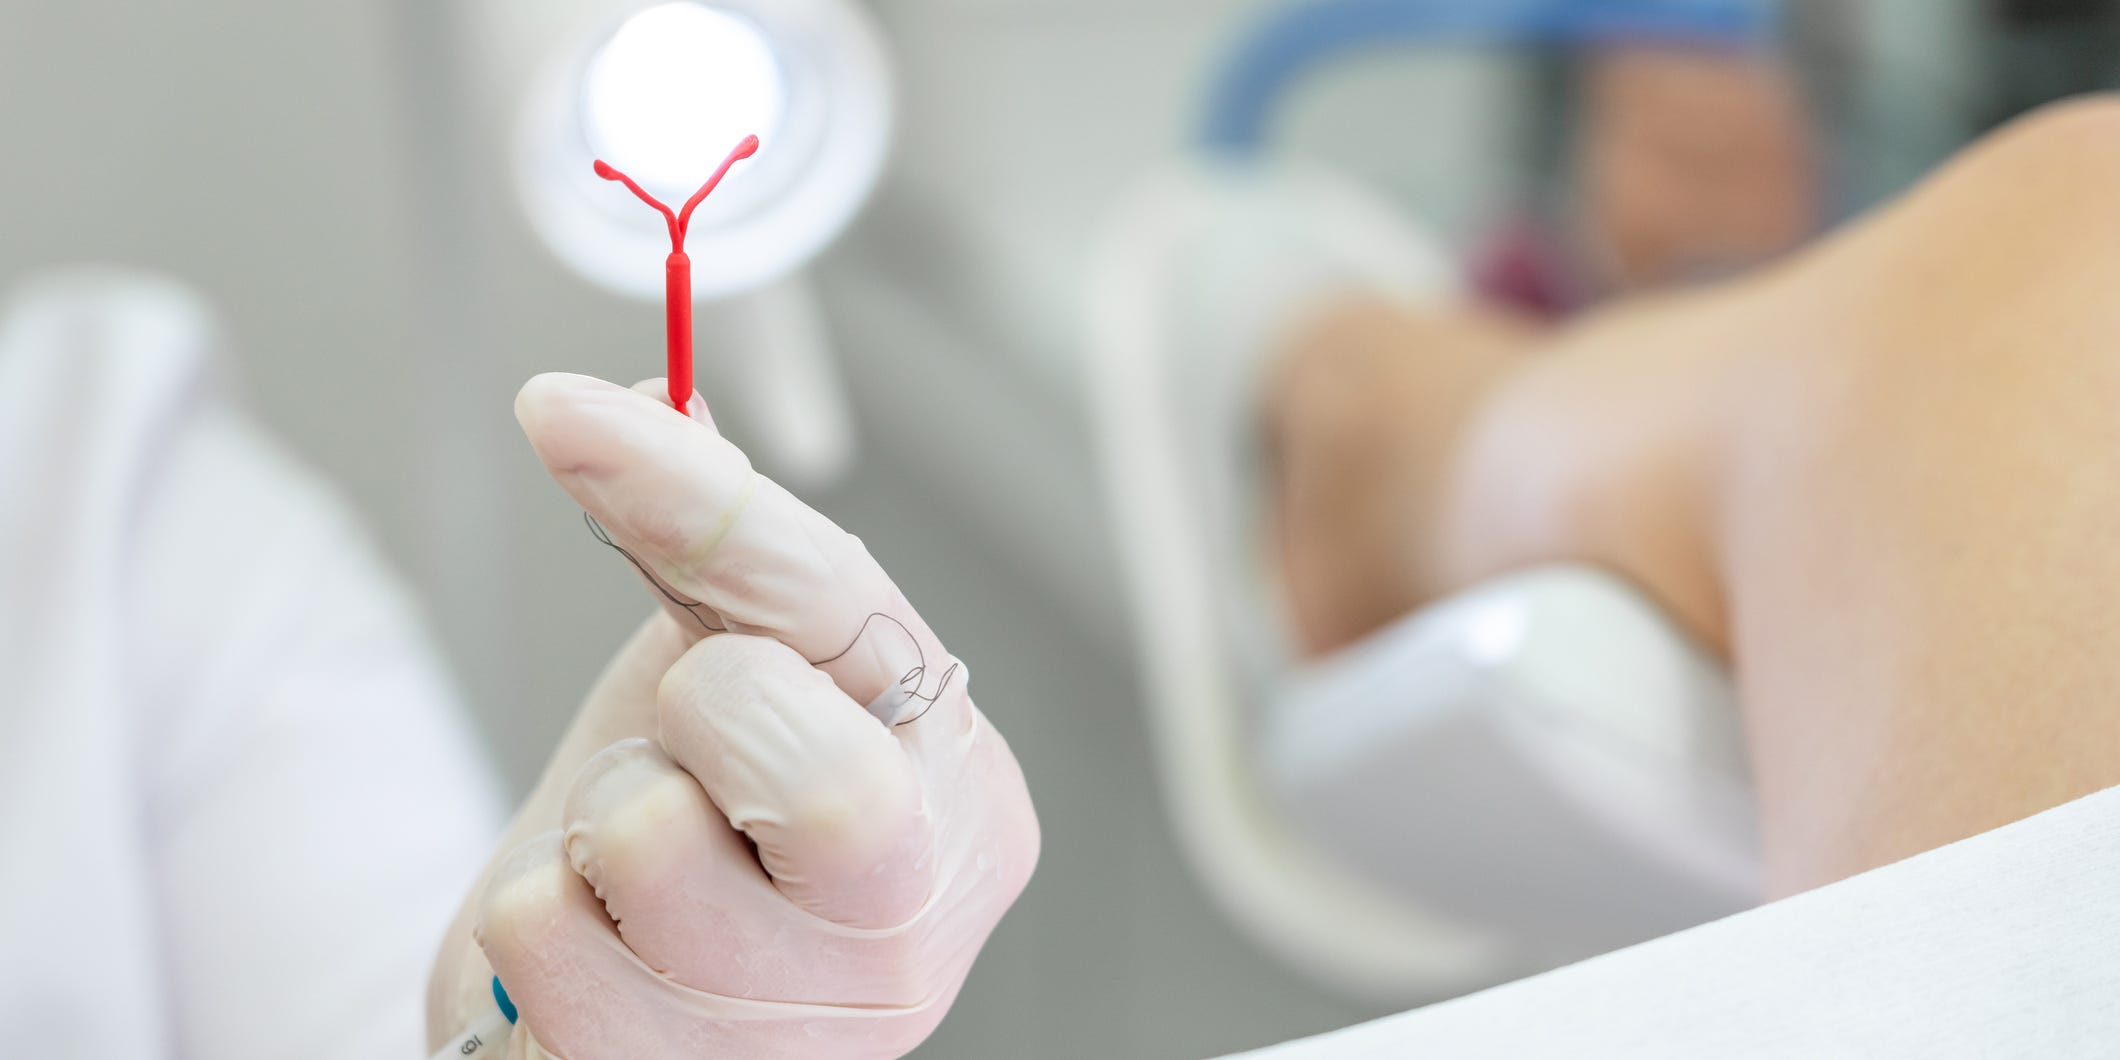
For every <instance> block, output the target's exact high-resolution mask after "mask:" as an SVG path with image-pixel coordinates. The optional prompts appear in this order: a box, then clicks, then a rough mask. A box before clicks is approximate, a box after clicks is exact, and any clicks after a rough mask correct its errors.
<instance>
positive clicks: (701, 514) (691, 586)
mask: <svg viewBox="0 0 2120 1060" xmlns="http://www.w3.org/2000/svg"><path fill="white" fill-rule="evenodd" d="M515 414H516V419H517V420H518V421H519V422H521V424H522V426H523V431H524V433H525V434H527V435H528V436H529V438H530V444H531V446H532V447H533V448H535V449H536V450H537V454H538V456H539V457H540V458H541V459H543V460H544V462H545V466H546V468H547V470H549V471H550V472H551V473H552V477H553V478H554V479H555V480H556V481H558V482H559V484H560V486H561V487H562V488H564V489H565V490H566V491H567V492H568V494H570V495H571V496H573V498H574V499H575V501H576V502H577V503H579V504H580V505H581V506H582V508H583V509H584V510H586V511H587V512H588V513H589V515H590V516H591V517H592V518H594V519H595V520H596V521H597V522H598V523H600V524H601V525H602V526H603V527H604V528H605V530H606V531H607V532H608V533H609V534H610V536H611V538H612V540H613V542H614V543H615V544H618V545H621V546H623V547H624V548H626V549H627V550H628V552H629V554H630V555H631V556H632V557H633V558H634V559H635V560H636V561H637V562H638V563H640V564H641V565H642V566H643V567H645V568H646V572H647V573H649V574H651V575H652V576H653V577H655V578H657V579H659V580H660V581H661V582H662V583H663V584H664V585H666V586H667V587H669V588H670V589H671V590H672V591H674V592H677V593H681V594H684V595H686V596H689V597H690V598H691V599H692V600H696V601H698V602H700V603H701V604H703V605H705V607H706V608H707V609H709V610H710V614H707V615H700V614H699V613H698V612H697V610H696V609H695V610H694V615H695V618H696V619H698V625H697V627H696V628H695V629H694V630H692V632H694V633H696V634H698V635H700V636H705V635H707V634H709V633H713V632H719V631H721V630H722V629H727V630H729V631H734V632H740V633H747V634H752V635H757V636H767V637H772V638H773V639H775V640H778V641H780V642H781V643H783V644H786V645H787V646H789V647H790V648H793V649H795V651H797V652H798V653H800V654H801V655H802V656H803V658H805V659H808V660H809V661H810V662H811V663H812V664H813V665H815V666H817V667H818V668H820V669H822V670H824V671H825V672H826V673H828V674H830V675H831V676H832V679H833V680H834V681H835V682H837V683H838V685H839V687H840V689H841V690H843V691H844V692H846V694H847V695H848V696H849V697H851V698H852V699H853V700H854V701H855V702H857V703H864V704H868V705H869V707H870V711H871V712H872V713H875V714H877V716H878V717H880V718H882V719H883V720H884V721H885V722H886V723H890V724H902V723H904V722H906V721H909V720H911V719H913V718H916V717H919V716H921V715H923V714H925V713H927V712H928V710H929V709H930V708H931V707H932V708H936V709H941V708H943V707H949V708H950V709H951V710H952V711H966V710H968V700H967V698H966V696H965V694H964V692H965V689H964V681H965V674H964V672H963V667H962V665H961V664H959V663H958V662H957V661H956V660H955V659H953V658H951V656H950V655H949V653H948V652H947V651H946V650H945V649H944V648H943V646H942V642H941V641H940V640H938V639H937V638H936V637H935V634H934V632H933V631H931V630H930V629H928V627H927V623H925V622H923V621H922V620H921V618H920V616H919V614H918V613H917V612H915V611H914V610H913V608H912V605H911V604H909V603H908V602H907V601H906V599H905V595H904V594H903V593H901V592H900V591H899V590H898V587H897V585H895V584H893V583H892V581H891V579H890V577H889V576H888V575H886V574H884V572H883V569H882V568H881V567H879V566H877V564H876V561H875V560H874V559H873V558H871V557H870V555H869V552H868V549H867V548H866V547H864V546H863V545H862V543H861V540H860V539H859V538H857V537H855V536H854V535H852V534H849V533H847V532H846V531H844V530H841V529H840V528H839V527H838V526H837V525H834V524H833V522H832V521H831V520H829V519H827V518H825V517H824V516H822V515H820V514H818V513H817V512H816V511H815V510H814V509H812V508H810V507H809V506H808V505H806V504H804V503H802V502H801V501H800V500H797V499H796V498H795V496H794V495H793V494H790V493H789V492H788V491H787V490H785V489H782V488H781V487H780V485H779V484H778V483H775V482H773V481H772V480H771V479H768V478H766V477H764V476H762V475H760V474H758V472H756V471H755V470H753V469H752V467H751V462H750V460H749V459H748V458H746V457H745V456H744V454H743V452H742V451H741V450H739V449H737V448H736V447H735V446H734V445H732V444H730V443H729V442H728V440H727V439H725V438H723V437H722V436H721V435H720V434H718V433H716V432H715V431H714V429H713V428H712V427H710V426H708V425H707V424H705V423H701V422H698V421H696V420H693V419H690V418H688V417H686V416H684V415H682V414H680V413H678V412H677V411H676V410H674V409H672V408H671V407H670V406H669V405H667V404H665V403H663V402H661V401H658V400H656V399H654V398H651V397H648V396H646V395H644V394H641V393H637V392H635V391H632V390H628V389H626V388H625V387H621V386H618V385H616V384H612V383H607V382H604V381H603V380H600V379H593V378H590V377H588V376H581V375H569V374H564V373H550V374H546V375H540V376H537V377H535V378H533V379H531V380H530V381H529V382H528V383H527V384H525V385H524V386H523V389H522V392H521V393H520V394H518V395H517V396H516V400H515ZM716 617H718V618H719V619H720V620H721V621H720V624H719V625H718V626H717V625H716V624H715V623H714V621H713V620H714V618H716Z"/></svg>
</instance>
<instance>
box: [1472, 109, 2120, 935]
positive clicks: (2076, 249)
mask: <svg viewBox="0 0 2120 1060" xmlns="http://www.w3.org/2000/svg"><path fill="white" fill-rule="evenodd" d="M2116 190H2120V104H2115V103H2113V102H2109V101H2102V100H2092V101H2083V102H2078V103H2073V104H2069V105H2066V106H2063V107H2058V108H2053V109H2050V110H2048V111H2045V112H2042V113H2040V114H2037V115H2034V116H2032V117H2030V118H2028V119H2025V120H2023V121H2021V122H2019V123H2018V124H2016V125H2015V126H2013V127H2011V128H2009V129H2006V130H2004V131H2003V132H2001V133H1998V134H1997V135H1996V136H1994V137H1993V138H1991V139H1990V140H1989V141H1988V142H1987V143H1985V144H1983V145H1981V146H1979V147H1977V148H1975V149H1974V150H1973V151H1971V152H1968V154H1967V155H1966V156H1965V157H1963V158H1962V159H1960V160H1959V161H1957V162H1955V163H1953V164H1952V165H1951V166H1949V167H1947V168H1946V169H1945V170H1944V171H1942V172H1941V173H1939V174H1938V175H1937V176H1935V177H1934V178H1932V179H1931V180H1930V181H1929V182H1928V183H1927V184H1925V185H1924V186H1923V187H1921V188H1920V189H1917V190H1916V191H1915V192H1913V193H1912V194H1910V195H1909V196H1908V197H1907V198H1906V199H1904V200H1903V201H1902V202H1900V203H1899V204H1897V205H1894V206H1892V207H1890V208H1888V209H1886V210H1884V211H1882V212H1880V213H1879V214H1878V215H1876V216H1874V217H1872V218H1871V219H1869V220H1867V221H1865V222H1863V223H1862V224H1860V225H1858V226H1855V227H1853V228H1852V229H1850V230H1848V231H1846V232H1844V233H1843V234H1841V235H1839V236H1836V237H1835V238H1834V239H1832V240H1830V241H1828V242H1826V243H1825V244H1823V245H1821V246H1820V247H1818V248H1816V249H1814V250H1812V251H1809V252H1806V253H1805V254H1804V255H1802V256H1801V257H1799V258H1797V259H1795V260H1793V261H1791V262H1788V263H1786V264H1784V265H1781V266H1778V267H1776V268H1775V269H1774V270H1772V271H1770V272H1769V273H1767V274H1764V275H1762V276H1759V277H1755V278H1751V279H1748V280H1744V281H1741V282H1738V283H1736V284H1732V285H1729V286H1726V287H1724V288H1721V289H1718V290H1715V291H1710V292H1704V293H1700V294H1695V295H1689V296H1686V297H1682V298H1676V299H1671V300H1668V301H1665V302H1662V303H1652V304H1645V305H1639V306H1634V307H1630V308H1627V309H1623V310H1621V311H1619V312H1617V313H1615V314H1612V315H1609V316H1606V317H1603V318H1601V319H1598V320H1595V321H1592V322H1591V323H1589V324H1588V325H1586V326H1584V327H1582V328H1580V329H1577V330H1575V331H1573V332H1572V333H1571V334H1569V335H1568V336H1566V337H1564V338H1563V339H1561V340H1560V343H1559V346H1560V348H1559V349H1557V350H1554V351H1552V356H1550V357H1548V358H1547V359H1546V360H1545V361H1544V362H1543V363H1540V364H1538V365H1536V366H1534V367H1532V368H1530V369H1527V370H1526V371H1524V372H1523V373H1521V377H1520V378H1518V379H1516V380H1514V381H1512V382H1511V383H1510V384H1508V385H1507V386H1505V387H1504V388H1502V392H1501V394H1500V396H1499V397H1497V398H1496V399H1495V400H1494V401H1493V402H1492V403H1491V404H1490V406H1489V407H1488V408H1487V410H1486V411H1485V413H1484V414H1483V415H1482V416H1481V418H1480V420H1479V426H1478V427H1477V429H1476V430H1475V431H1474V434H1473V441H1472V442H1471V443H1470V444H1468V445H1467V446H1466V448H1465V455H1464V458H1463V460H1462V461H1461V462H1460V464H1459V466H1458V469H1457V475H1456V477H1455V482H1456V485H1455V486H1454V487H1453V491H1452V492H1453V503H1452V504H1451V505H1450V506H1449V507H1450V510H1451V511H1453V512H1454V513H1455V515H1454V517H1453V519H1452V521H1451V526H1452V527H1453V529H1452V530H1450V531H1448V532H1446V533H1444V534H1443V535H1442V536H1441V538H1440V540H1439V542H1438V544H1439V547H1440V548H1441V549H1442V551H1443V552H1444V553H1445V555H1446V557H1447V564H1446V566H1447V568H1448V569H1449V570H1450V571H1451V572H1452V579H1451V580H1453V581H1456V582H1469V581H1471V580H1474V579H1477V578H1479V577H1482V576H1484V575H1486V574H1489V573H1493V572H1494V571H1497V570H1500V569H1505V568H1508V567H1512V566H1520V565H1522V564H1524V563H1527V562H1532V561H1536V560H1543V559H1588V560H1592V561H1595V562H1599V563H1603V564H1605V565H1607V566H1610V567H1612V568H1614V569H1616V570H1618V571H1620V572H1622V573H1624V574H1626V575H1628V576H1630V577H1632V578H1634V579H1635V580H1636V581H1637V582H1639V583H1640V584H1641V585H1643V586H1644V588H1645V589H1647V590H1648V591H1649V592H1651V593H1652V594H1654V595H1656V596H1658V597H1659V598H1661V599H1662V600H1663V601H1664V602H1665V603H1666V604H1667V605H1668V606H1669V607H1670V608H1671V610H1672V611H1673V612H1674V613H1675V614H1677V615H1678V616H1679V617H1680V619H1681V620H1682V621H1683V622H1685V623H1686V624H1687V625H1689V626H1690V627H1692V628H1693V629H1694V630H1695V631H1696V632H1697V633H1698V634H1699V635H1700V636H1701V637H1702V638H1703V639H1704V640H1705V641H1707V642H1709V643H1710V644H1712V645H1714V646H1716V647H1718V648H1719V649H1721V650H1724V651H1726V652H1727V653H1728V655H1729V658H1730V660H1731V662H1732V665H1733V666H1734V668H1735V672H1736V675H1737V678H1738V681H1739V683H1740V687H1741V692H1742V699H1743V703H1744V709H1745V711H1746V725H1747V729H1748V732H1749V735H1750V738H1751V747H1752V754H1753V765H1754V773H1755V781H1756V784H1757V787H1758V791H1759V798H1760V808H1761V814H1762V822H1763V827H1764V833H1765V834H1764V838H1765V843H1766V848H1767V850H1766V852H1767V858H1768V862H1769V865H1770V869H1771V872H1772V875H1773V880H1772V883H1773V886H1774V888H1775V889H1776V891H1778V892H1781V893H1787V892H1790V891H1795V890H1801V889H1804V888H1807V887H1811V886H1816V885H1818V884H1821V883H1825V882H1829V881H1831V880H1834V879H1838V878H1841V877H1844V876H1847V875H1850V874H1852V873H1855V872H1859V871H1862V870H1864V869H1867V868H1871V867H1874V866H1877V865H1880V864H1884V863H1887V862H1890V861H1894V860H1897V859H1899V858H1902V857H1905V856H1907V855H1910V854H1914V853H1917V852H1919V851H1922V850H1926V849H1929V848H1932V847H1935V846H1938V845H1941V844H1943V843H1947V842H1950V841H1953V840H1955V839H1959V838H1962V837H1965V836H1967V835H1971V834H1974V833H1977V832H1980V831H1984V830H1986V829H1989V828H1993V827H1996V826H1999V825H2002V824H2005V823H2007V822H2010V821H2014V820H2017V819H2019V818H2022V817H2025V816H2027V815H2030V814H2032V813H2036V812H2038V811H2039V810H2042V809H2045V808H2048V807H2051V806H2054V805H2056V804H2058V803H2060V802H2063V801H2066V800H2068V799H2070V798H2073V797H2076V796H2079V795H2083V794H2087V793H2089V792H2092V791H2095V790H2098V789H2101V788H2104V787H2108V786H2112V785H2115V784H2120V709H2116V690H2120V205H2111V204H2109V203H2108V200H2111V199H2113V198H2115V191H2116Z"/></svg>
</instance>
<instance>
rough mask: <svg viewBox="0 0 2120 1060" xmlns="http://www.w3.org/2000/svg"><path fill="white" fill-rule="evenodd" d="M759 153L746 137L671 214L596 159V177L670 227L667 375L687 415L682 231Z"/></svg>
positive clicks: (686, 266)
mask: <svg viewBox="0 0 2120 1060" xmlns="http://www.w3.org/2000/svg"><path fill="white" fill-rule="evenodd" d="M756 153H758V137H756V136H746V137H744V138H743V142H742V143H740V144H737V145H736V150H734V151H731V152H729V157H727V158H725V159H723V160H722V163H721V168H720V169H717V170H715V171H714V175H713V176H711V177H708V178H707V182H706V183H705V184H701V185H700V186H699V190H698V191H695V192H693V193H692V197H691V198H689V199H686V200H685V205H684V209H682V210H679V211H676V212H672V211H671V209H670V208H669V207H668V206H665V205H663V204H662V202H661V200H658V199H657V198H656V197H655V196H653V195H650V194H648V193H647V192H646V191H644V190H642V188H641V186H640V185H638V184H635V183H634V182H633V178H632V177H629V176H627V175H625V174H624V173H620V172H619V171H618V170H617V169H614V168H612V166H611V165H610V164H609V163H607V162H605V161H604V160H603V159H601V158H599V159H597V160H596V175H597V176H599V177H602V178H604V179H605V180H615V181H618V182H619V183H620V184H624V185H625V186H626V189H627V190H628V191H631V192H632V193H633V194H635V195H638V196H640V201H642V202H644V203H647V204H648V205H650V206H653V207H655V209H656V210H657V211H659V212H660V213H661V214H662V215H663V220H664V221H665V222H667V223H668V224H669V226H670V256H669V257H668V258H667V259H665V260H664V262H663V271H664V275H665V278H666V280H667V281H668V282H667V285H666V286H665V288H664V294H663V297H664V300H665V302H666V303H667V304H666V305H665V307H664V317H665V320H666V321H667V322H668V325H669V328H668V330H669V339H668V344H669V360H670V368H669V372H668V373H667V374H668V376H669V380H670V407H671V408H674V409H676V410H677V411H679V412H681V413H685V414H687V415H690V414H691V411H692V410H691V407H690V403H691V400H692V259H691V258H688V257H686V256H685V230H686V229H687V228H689V227H690V226H691V224H692V210H693V208H695V207H697V206H698V205H699V204H700V201H701V200H703V199H705V198H706V197H707V194H708V193H709V192H712V191H713V190H714V185H716V184H719V183H721V178H722V177H724V176H727V175H728V172H729V167H730V166H733V165H735V164H736V163H737V162H739V161H741V160H743V159H746V158H749V157H751V156H752V155H754V154H756Z"/></svg>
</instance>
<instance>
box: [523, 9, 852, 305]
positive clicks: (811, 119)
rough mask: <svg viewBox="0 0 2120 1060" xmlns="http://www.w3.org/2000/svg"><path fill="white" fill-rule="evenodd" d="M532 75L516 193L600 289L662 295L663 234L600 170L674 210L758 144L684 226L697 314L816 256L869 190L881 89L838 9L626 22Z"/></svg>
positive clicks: (846, 14) (665, 15) (666, 15)
mask: <svg viewBox="0 0 2120 1060" xmlns="http://www.w3.org/2000/svg"><path fill="white" fill-rule="evenodd" d="M616 15H617V17H616V18H615V19H614V20H612V21H610V22H607V23H605V24H603V25H602V27H601V31H600V32H591V33H589V34H588V35H587V36H586V38H585V39H582V40H577V41H573V42H571V45H572V46H571V47H567V48H563V49H561V50H560V52H559V54H557V55H555V56H554V57H553V58H552V59H551V60H550V61H549V62H548V64H547V65H546V67H545V69H544V70H543V71H542V72H541V74H540V76H539V77H537V79H536V81H535V83H534V85H533V88H532V91H531V98H530V100H529V105H528V107H527V108H526V110H525V112H524V115H523V122H522V126H521V129H520V132H519V136H518V145H517V146H518V154H519V163H520V164H519V166H518V173H519V184H520V187H521V192H522V197H523V201H524V207H525V209H526V212H527V213H528V215H529V219H530V222H531V224H532V226H533V227H535V229H536V230H537V232H538V234H539V236H540V237H541V238H543V240H544V241H545V243H546V244H547V245H548V246H550V247H551V249H552V251H553V253H554V254H555V255H557V256H558V258H559V259H560V261H562V262H563V263H565V264H566V265H567V266H569V267H570V268H572V269H574V270H575V271H576V272H578V273H580V274H581V275H582V276H584V277H585V278H587V279H589V280H591V281H593V282H595V283H597V284H599V285H601V286H603V287H606V288H608V289H611V290H614V291H618V292H621V293H624V294H627V295H631V296H634V297H638V298H643V299H658V298H661V297H662V294H663V276H662V270H661V267H660V265H661V261H662V258H661V254H660V253H658V251H657V249H656V248H657V247H658V246H659V245H660V244H661V243H662V242H663V240H664V232H663V229H662V226H661V225H660V224H659V223H657V222H656V218H654V217H653V216H644V215H642V214H641V213H640V211H639V210H638V209H637V208H636V207H634V206H633V205H632V204H630V203H629V202H627V201H624V200H622V199H614V198H613V197H612V196H610V195H609V194H608V191H609V187H608V185H604V184H603V182H601V181H599V180H597V179H595V175H594V174H593V173H592V172H591V171H590V163H591V160H592V159H595V158H603V159H605V160H607V161H609V162H610V163H611V165H613V166H616V167H618V168H619V169H622V170H624V171H626V172H627V173H629V174H632V175H633V176H634V177H635V178H636V179H638V180H639V181H640V183H641V184H642V185H643V186H644V187H646V188H647V189H648V190H649V191H651V192H654V193H655V194H657V195H658V196H663V197H670V196H672V195H674V196H675V197H677V198H682V197H683V195H684V193H685V192H686V191H689V190H690V189H691V187H692V186H694V185H696V184H698V183H699V181H700V180H701V179H702V178H703V176H704V175H705V174H706V173H707V172H709V171H711V170H712V169H713V168H714V164H715V163H716V162H718V161H719V160H720V158H721V155H722V153H723V152H726V151H727V150H728V148H729V145H730V144H732V143H735V142H736V141H738V140H740V139H742V138H743V137H744V136H746V135H750V134H756V135H757V136H758V138H759V141H760V144H761V147H760V149H759V151H758V156H757V157H756V158H755V159H753V160H752V162H751V163H750V164H749V165H748V166H747V167H746V168H745V170H744V173H743V175H742V179H741V180H732V181H730V182H729V185H728V187H726V188H724V189H723V190H722V191H721V192H720V193H718V194H717V195H716V196H715V197H714V199H713V201H711V202H709V203H707V204H706V205H705V206H703V207H702V208H701V209H700V211H699V215H698V217H697V218H696V219H695V222H694V226H693V233H694V236H693V239H694V246H695V252H694V259H695V264H694V266H693V290H694V293H695V296H696V297H698V298H699V299H701V300H707V299H712V298H715V297H718V296H722V295H728V294H734V293H739V292H744V291H749V290H752V289H756V288H758V287H761V286H764V285H766V284H769V283H771V282H773V281H775V280H778V279H780V278H781V277H783V276H786V275H787V274H789V273H791V272H793V271H794V270H796V269H798V268H800V267H801V266H802V265H803V264H804V263H805V262H806V261H808V260H809V259H810V258H811V257H812V256H814V255H815V254H816V253H817V252H818V251H819V250H821V249H822V248H823V247H824V246H825V245H826V244H827V243H829V242H830V241H831V240H832V238H833V237H834V236H836V235H837V234H838V233H839V231H840V230H841V229H842V228H844V227H845V225H846V223H847V221H848V220H849V219H850V218H851V217H852V216H853V215H854V213H855V211H856V210H857V209H859V208H860V206H861V204H862V202H863V201H864V200H865V199H866V198H867V196H868V193H869V190H870V188H871V187H872V186H873V185H874V184H875V181H876V177H877V174H878V173H879V172H880V170H881V168H882V164H883V159H884V154H885V148H886V146H887V144H888V143H889V140H890V126H891V91H890V89H891V84H890V77H889V71H888V67H887V65H886V61H885V58H884V52H883V48H882V45H881V42H880V39H879V36H878V34H877V31H876V28H875V26H874V24H873V23H872V21H871V20H870V18H869V16H868V14H867V13H866V12H865V11H863V10H862V9H861V8H860V7H858V6H856V5H855V4H852V3H850V2H847V0H712V2H693V0H687V2H679V3H662V4H655V5H653V6H646V7H621V8H620V9H619V10H618V11H617V12H616Z"/></svg>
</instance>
